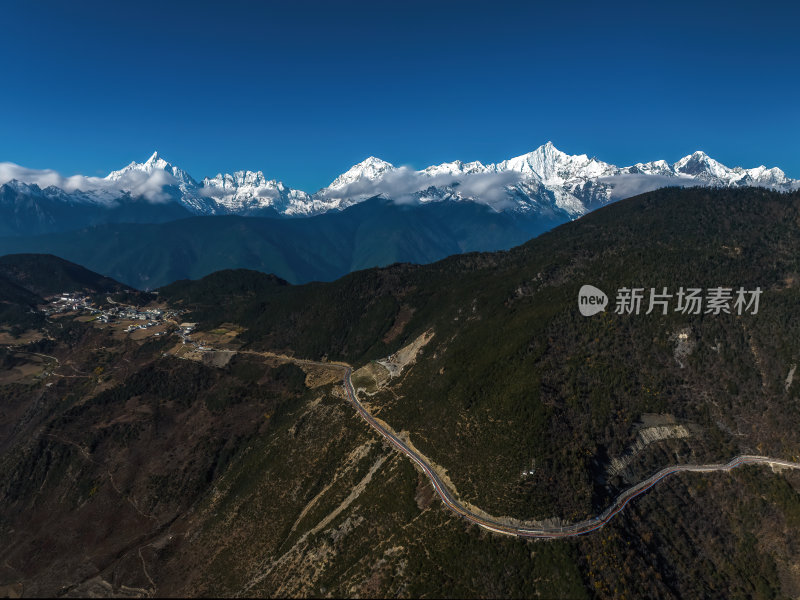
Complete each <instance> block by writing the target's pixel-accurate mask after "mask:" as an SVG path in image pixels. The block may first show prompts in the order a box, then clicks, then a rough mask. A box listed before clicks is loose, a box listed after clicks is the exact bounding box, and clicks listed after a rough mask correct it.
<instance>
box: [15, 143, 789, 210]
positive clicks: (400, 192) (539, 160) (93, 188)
mask: <svg viewBox="0 0 800 600" xmlns="http://www.w3.org/2000/svg"><path fill="white" fill-rule="evenodd" d="M0 184H7V185H11V186H12V187H14V189H15V190H17V191H23V190H24V189H25V188H28V189H33V188H32V187H31V186H34V185H35V186H38V188H40V189H39V190H38V191H39V194H42V195H44V196H46V197H47V198H49V199H52V200H63V201H65V202H75V203H82V204H84V203H96V204H104V205H109V204H115V203H116V204H118V203H120V202H124V199H126V198H129V199H137V198H143V199H146V200H148V201H150V202H152V203H165V202H171V201H172V202H177V203H178V204H180V205H182V206H183V207H185V208H186V209H188V210H189V211H190V212H191V213H194V214H202V215H218V214H239V215H259V214H275V212H277V213H278V214H280V215H283V216H311V215H315V214H320V213H324V212H328V211H330V210H339V209H343V208H346V207H348V206H351V205H353V204H356V203H358V202H361V201H363V200H365V199H367V198H370V197H373V196H377V195H380V196H384V197H386V198H389V199H392V200H395V201H397V202H418V203H425V202H433V201H443V200H452V201H473V202H478V203H483V204H487V205H489V206H491V207H492V208H494V209H495V210H497V211H514V212H518V213H523V214H529V215H532V216H534V215H538V214H554V213H557V214H563V215H565V216H566V217H567V218H575V217H578V216H580V215H582V214H584V213H586V212H588V211H590V210H593V209H594V208H597V207H598V206H601V205H603V204H606V203H608V202H611V201H613V200H617V199H620V198H624V197H628V196H632V195H635V194H637V193H641V192H644V191H649V190H652V189H656V188H660V187H666V186H693V185H710V186H722V187H730V186H762V187H769V188H773V189H780V190H792V189H800V180H794V179H789V178H787V177H786V175H785V174H784V173H783V171H781V170H780V169H778V168H770V169H768V168H766V167H764V166H760V167H756V168H751V169H745V168H741V167H734V168H729V167H726V166H725V165H723V164H721V163H719V162H717V161H716V160H714V159H713V158H710V157H709V156H708V155H706V154H705V153H703V152H695V153H693V154H690V155H688V156H685V157H684V158H681V159H680V160H678V161H677V162H675V163H672V164H670V163H668V162H666V161H663V160H658V161H653V162H648V163H637V164H635V165H632V166H628V167H617V166H614V165H611V164H608V163H605V162H603V161H600V160H598V159H597V158H590V157H588V156H586V155H585V154H580V155H569V154H565V153H564V152H561V151H560V150H558V149H557V148H556V147H555V146H553V144H552V143H550V142H548V143H547V144H544V145H543V146H540V147H539V148H537V149H536V150H534V151H533V152H529V153H528V154H523V155H522V156H517V157H515V158H511V159H508V160H504V161H502V162H499V163H496V164H487V165H484V164H482V163H480V162H477V161H474V162H467V163H464V162H461V161H458V160H457V161H454V162H449V163H443V164H440V165H434V166H430V167H427V168H425V169H422V170H419V171H417V170H414V169H410V168H408V167H395V166H394V165H392V164H390V163H388V162H386V161H383V160H381V159H379V158H375V157H372V156H371V157H369V158H367V159H366V160H364V161H363V162H361V163H359V164H357V165H354V166H353V167H351V168H350V169H349V170H348V171H346V172H345V173H343V174H341V175H339V176H338V177H337V178H336V179H335V180H334V181H333V182H332V183H331V184H330V185H329V186H328V187H325V188H323V189H321V190H319V191H317V192H316V193H314V194H309V193H307V192H304V191H302V190H295V189H291V188H289V187H287V186H285V185H284V184H283V183H281V182H280V181H278V180H275V179H267V177H266V176H265V175H264V174H263V173H262V172H261V171H256V172H253V171H237V172H235V173H233V174H218V175H216V176H215V177H206V178H205V179H203V180H202V181H200V182H198V181H196V180H194V179H193V178H192V177H191V176H190V175H189V174H188V173H186V172H185V171H183V170H182V169H180V168H178V167H176V166H174V165H172V164H170V163H169V162H167V161H166V160H164V159H163V158H162V157H161V156H159V155H158V153H157V152H156V153H154V154H153V155H152V156H151V157H150V158H149V159H148V160H147V161H145V162H143V163H137V162H132V163H130V164H129V165H128V166H126V167H124V168H123V169H120V170H119V171H113V172H112V173H110V174H109V175H108V176H106V177H105V178H99V177H84V176H80V175H76V176H72V177H62V176H60V175H59V174H58V173H56V172H55V171H36V170H32V169H25V168H23V167H20V166H18V165H15V164H13V163H0Z"/></svg>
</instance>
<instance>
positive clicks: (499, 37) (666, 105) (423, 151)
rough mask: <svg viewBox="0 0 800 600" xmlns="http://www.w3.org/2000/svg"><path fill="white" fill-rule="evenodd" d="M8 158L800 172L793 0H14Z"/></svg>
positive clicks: (318, 181)
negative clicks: (691, 158)
mask: <svg viewBox="0 0 800 600" xmlns="http://www.w3.org/2000/svg"><path fill="white" fill-rule="evenodd" d="M0 14H1V15H2V22H3V27H2V35H0V56H2V57H3V60H2V63H1V64H2V69H0V77H1V78H0V82H2V83H0V161H12V162H16V163H19V164H22V165H25V166H29V167H34V168H54V169H57V170H59V171H61V172H62V173H64V174H73V173H84V174H87V175H98V174H105V173H106V172H108V171H109V170H111V169H114V168H119V167H121V166H123V165H125V164H127V163H128V162H130V161H131V160H138V161H142V160H145V159H146V158H147V157H148V156H149V155H150V153H151V152H152V151H153V150H158V151H159V153H160V154H161V155H162V156H164V157H165V158H167V159H168V160H170V161H171V162H173V163H174V164H177V165H179V166H181V167H183V168H184V169H186V170H187V171H188V172H189V173H190V174H192V175H193V176H194V177H195V178H198V179H199V178H202V177H203V176H206V175H213V174H216V173H217V172H218V171H227V172H230V171H233V170H237V169H253V170H256V169H260V170H263V171H264V172H265V174H266V175H267V176H269V177H276V178H279V179H282V180H283V181H284V182H286V183H287V184H289V185H291V186H292V187H299V188H301V189H306V190H308V191H314V190H316V189H317V188H319V187H321V186H323V185H326V184H327V183H328V182H330V180H332V179H333V178H334V177H335V176H336V175H337V174H339V173H340V172H342V171H344V170H345V169H347V168H348V167H349V166H350V165H352V164H354V163H356V162H358V161H360V160H362V159H364V158H366V157H367V156H369V155H376V156H380V157H381V158H384V159H386V160H388V161H390V162H393V163H395V164H398V165H400V164H408V165H412V166H414V167H417V168H420V167H424V166H426V165H428V164H433V163H439V162H443V161H449V160H454V159H456V158H461V159H463V160H481V161H484V162H494V161H499V160H502V159H504V158H508V157H511V156H516V155H519V154H522V153H524V152H528V151H530V150H533V149H534V148H536V147H537V146H539V145H540V144H543V143H544V142H546V141H548V140H552V141H553V143H554V144H555V145H556V146H557V147H559V148H560V149H562V150H564V151H565V152H569V153H586V154H589V155H594V156H597V157H599V158H600V159H602V160H605V161H607V162H612V163H615V164H618V165H622V164H631V163H634V162H637V161H647V160H654V159H657V158H664V159H667V160H669V161H674V160H677V159H678V158H680V157H681V156H683V155H685V154H688V153H690V152H692V151H694V150H696V149H701V150H704V151H706V152H708V153H709V154H710V155H711V156H713V157H715V158H717V159H718V160H721V161H722V162H723V163H725V164H728V165H730V166H733V165H737V164H740V165H743V166H748V167H750V166H756V165H759V164H766V165H768V166H779V167H781V168H783V169H784V170H785V171H786V172H787V174H788V175H790V176H793V177H800V153H798V140H800V68H799V67H800V42H798V38H797V29H796V28H797V24H798V22H799V21H800V10H799V9H798V7H797V4H796V3H788V2H787V3H784V4H781V3H769V2H759V3H753V2H747V3H744V2H741V3H739V2H719V3H711V2H696V1H695V2H687V3H682V2H668V3H647V2H636V3H629V4H622V3H619V4H613V5H612V4H611V3H607V2H588V3H585V4H580V3H574V2H553V1H550V2H547V3H538V2H518V3H516V2H488V1H483V2H477V3H470V2H438V3H433V2H432V1H428V2H413V1H409V0H404V1H403V2H388V1H387V2H379V1H375V0H373V1H371V2H363V3H360V2H333V1H328V2H303V1H298V0H292V1H291V2H290V1H288V0H286V1H284V2H275V3H266V2H232V1H226V2H219V3H218V4H210V3H209V4H202V3H200V2H187V3H170V2H163V3H161V2H152V3H151V2H146V1H138V2H135V3H121V2H119V3H118V2H105V1H104V2H84V1H79V2H52V3H50V2H36V3H33V2H29V1H27V0H26V1H16V0H15V1H11V2H8V1H3V2H0Z"/></svg>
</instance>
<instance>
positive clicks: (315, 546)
mask: <svg viewBox="0 0 800 600" xmlns="http://www.w3.org/2000/svg"><path fill="white" fill-rule="evenodd" d="M798 277H800V194H797V193H795V194H778V193H773V192H769V191H764V190H755V189H743V190H672V189H668V190H661V191H658V192H653V193H650V194H646V195H643V196H639V197H636V198H632V199H629V200H626V201H622V202H619V203H617V204H614V205H611V206H609V207H606V208H603V209H599V210H597V211H595V212H593V213H591V214H589V215H587V216H586V217H583V218H581V219H579V220H578V221H575V222H572V223H569V224H566V225H563V226H561V227H558V228H557V229H555V230H553V231H551V232H549V233H547V234H544V235H542V236H540V237H539V238H537V239H535V240H533V241H531V242H529V243H526V244H525V245H523V246H519V247H517V248H513V249H511V250H509V251H505V252H498V253H491V254H488V253H487V254H479V253H471V254H465V255H461V256H453V257H450V258H448V259H445V260H443V261H440V262H437V263H434V264H430V265H426V266H414V265H408V264H396V265H392V266H389V267H386V268H383V269H369V270H365V271H359V272H355V273H351V274H349V275H346V276H345V277H343V278H341V279H338V280H336V281H334V282H331V283H311V284H307V285H302V286H293V285H288V284H287V283H286V282H285V281H283V280H281V279H279V278H277V277H274V276H268V275H264V274H261V273H258V272H255V271H248V270H236V271H222V272H218V273H214V274H213V275H209V276H207V277H205V278H203V279H200V280H199V281H178V282H175V283H173V284H171V285H168V286H166V287H164V288H162V289H161V290H160V294H159V297H158V301H159V302H160V303H162V304H163V305H165V306H166V305H168V306H170V307H171V308H172V309H179V310H184V311H187V312H185V313H181V317H180V318H181V319H185V320H187V321H193V322H197V323H198V328H197V330H196V331H194V332H192V339H193V340H194V341H195V342H196V343H197V344H198V345H201V346H202V347H203V348H204V350H192V348H191V347H188V346H190V345H188V344H184V343H182V340H181V339H180V338H179V337H178V336H177V335H175V334H171V335H166V336H163V337H159V338H156V337H142V338H141V339H138V340H137V339H135V338H134V337H133V336H127V335H123V334H122V333H120V332H119V331H117V330H114V329H113V328H112V327H105V326H102V325H98V324H96V323H92V322H88V321H81V320H80V319H78V318H75V319H72V320H70V318H69V317H66V318H64V317H62V318H61V319H59V320H58V323H45V324H44V325H43V331H44V332H45V333H46V336H45V338H44V339H42V340H39V341H36V342H33V341H32V342H30V343H29V344H28V345H27V346H25V347H24V348H20V347H15V348H14V349H13V350H12V349H6V350H4V355H3V356H4V358H3V360H4V363H3V364H4V365H5V366H6V367H5V369H6V370H5V371H3V374H4V375H3V377H4V379H3V381H4V382H5V383H3V384H2V387H0V391H2V394H3V398H4V402H5V404H4V409H3V413H2V421H0V427H2V431H3V432H5V435H4V436H3V438H4V439H5V440H6V441H5V443H4V445H3V446H2V447H0V448H1V449H2V452H3V454H2V458H0V495H1V496H2V500H1V501H2V503H3V505H4V506H6V507H7V509H6V510H5V511H3V515H2V517H1V518H0V536H2V539H3V540H5V544H4V545H3V548H4V549H3V550H0V563H3V565H4V566H3V567H2V570H0V584H7V585H19V586H22V588H21V589H22V590H23V591H25V592H26V593H28V594H75V595H78V594H83V595H85V594H88V593H105V594H109V593H110V592H111V591H115V592H121V591H125V590H132V592H131V593H136V594H140V595H146V594H152V593H155V594H159V595H171V594H188V595H210V594H220V595H236V594H239V595H266V596H327V595H330V596H335V597H338V596H380V597H388V596H400V597H420V596H434V597H441V596H470V597H472V596H480V597H497V596H508V597H533V596H542V597H564V598H573V597H599V598H620V597H666V598H684V597H708V598H715V597H752V598H778V597H795V596H797V595H798V594H800V577H798V575H797V570H796V568H795V565H796V564H797V563H798V560H800V554H799V553H798V548H800V493H799V490H800V477H798V473H797V472H794V471H779V470H777V469H776V470H774V471H773V470H771V469H769V468H765V467H761V466H751V467H742V468H740V469H738V470H735V471H731V472H730V473H725V472H714V473H702V474H699V473H694V474H681V475H675V476H673V477H671V478H668V479H665V480H663V481H661V482H659V483H658V484H657V485H656V486H655V487H654V488H653V489H651V490H650V491H648V492H647V493H646V494H643V495H642V496H640V497H638V498H636V499H635V500H633V501H632V502H631V503H630V504H629V505H628V506H627V507H626V508H625V510H624V511H622V513H620V514H619V515H618V516H617V517H615V518H614V519H613V520H612V521H611V522H610V523H609V524H608V525H607V526H606V527H604V528H603V529H601V530H599V531H597V532H594V533H590V534H587V535H585V536H582V537H578V538H574V539H568V540H560V541H539V542H533V541H524V540H520V539H516V538H511V537H507V536H498V535H496V534H492V533H489V532H486V531H483V530H481V529H478V528H477V527H475V526H474V525H470V524H468V523H466V522H465V521H463V520H462V519H460V518H459V517H457V516H456V515H454V514H453V513H451V512H449V511H448V510H446V509H445V508H444V506H443V504H442V503H441V502H440V500H439V499H438V497H437V496H435V494H434V492H433V490H432V488H431V486H430V483H429V482H428V479H427V478H426V477H424V476H423V475H422V474H421V472H419V471H418V470H416V469H415V468H414V466H413V464H412V463H411V462H410V461H408V460H407V459H406V458H404V457H403V456H402V455H400V454H398V453H397V452H395V451H394V450H393V449H392V448H390V447H388V446H387V445H385V444H384V443H383V442H382V441H381V439H380V438H377V437H376V436H375V434H374V432H373V430H371V429H369V428H368V427H367V426H366V425H365V423H364V421H363V420H362V419H361V418H360V417H359V416H358V415H357V414H356V413H355V411H354V410H353V407H352V405H351V404H349V403H348V402H347V401H346V399H345V398H344V396H343V393H342V388H341V386H340V383H339V376H340V372H339V371H338V370H337V368H336V367H331V366H330V365H328V366H327V367H326V365H325V364H324V363H323V364H316V365H310V364H308V363H302V362H300V363H298V362H296V361H293V359H292V357H299V358H310V359H315V360H327V361H346V362H347V363H349V364H351V365H352V366H353V368H354V375H353V382H354V385H355V386H356V387H357V388H358V389H359V390H360V391H359V395H360V397H361V399H362V401H363V402H364V403H365V404H366V405H367V406H368V408H369V410H370V411H371V412H372V414H374V415H375V416H376V417H377V418H379V419H380V420H382V421H383V422H385V423H387V424H388V425H389V426H391V427H392V428H393V429H394V430H395V431H396V432H402V433H401V435H403V436H407V437H406V439H408V440H409V443H411V444H413V445H414V446H415V447H416V448H417V449H418V450H419V452H421V453H423V454H424V455H425V456H426V457H427V458H428V459H429V460H430V461H431V462H432V463H433V464H435V465H436V468H437V469H438V470H439V471H440V473H441V474H442V476H443V477H444V476H446V477H447V481H448V482H449V485H451V486H452V488H453V492H454V494H456V495H457V496H458V497H459V498H460V499H461V501H463V502H465V503H468V504H469V505H471V506H473V507H477V508H476V510H483V511H486V513H489V514H491V515H495V516H497V517H508V518H511V519H516V520H523V521H527V520H537V521H543V520H548V519H550V520H557V519H563V520H566V521H574V520H579V519H583V518H586V517H588V516H593V515H595V514H597V513H598V512H600V511H601V510H603V509H604V508H605V507H606V506H608V504H609V503H610V502H611V500H612V499H613V498H614V497H615V496H616V495H617V494H619V493H620V492H621V491H623V490H625V489H627V488H629V487H630V486H631V485H633V484H634V483H636V482H638V481H641V480H642V479H644V478H645V477H647V476H649V475H651V474H653V473H655V472H656V471H658V470H659V469H661V468H662V467H664V466H667V465H671V464H676V463H677V464H695V463H703V464H704V463H711V462H720V461H727V460H729V459H730V458H731V457H732V456H734V455H737V454H743V453H749V454H763V455H767V456H771V457H777V458H784V459H787V460H797V459H798V457H800V435H798V431H800V417H798V414H800V413H798V412H797V410H796V407H797V402H798V400H800V391H798V385H797V381H796V380H795V378H794V376H793V374H794V372H795V369H796V366H797V364H798V362H800V341H799V340H800V325H798V320H797V315H798V308H797V307H798V306H800V291H798V290H800V288H798V281H799V279H798ZM584 284H591V285H594V286H596V287H598V288H600V289H601V290H604V291H605V292H606V293H607V294H608V295H609V297H610V300H611V306H609V307H608V308H607V310H606V311H605V312H602V313H600V314H597V315H595V316H593V317H583V316H581V314H580V313H579V311H578V290H579V289H580V288H581V286H583V285H584ZM718 286H727V287H731V288H738V287H739V286H742V287H743V288H745V289H754V288H756V287H758V288H760V289H761V290H762V292H763V293H762V295H761V297H760V306H759V310H758V312H757V314H750V313H745V314H742V315H738V314H736V311H732V313H731V314H727V313H724V312H722V313H720V314H712V313H706V312H701V313H700V314H684V313H682V312H680V311H675V310H670V311H669V313H668V314H666V315H663V314H661V313H660V312H654V313H652V314H644V311H642V314H638V315H637V314H617V313H616V312H615V311H614V302H615V296H616V292H617V290H619V289H621V288H624V287H628V288H631V287H637V288H645V289H647V290H648V291H649V289H650V288H655V289H658V290H661V289H662V288H664V287H666V288H668V290H673V291H675V290H678V289H679V288H680V287H698V288H702V289H704V290H707V289H708V288H714V287H718ZM59 325H60V327H59ZM211 348H213V349H215V351H211V350H210V349H211ZM25 352H27V353H30V354H34V356H31V355H30V354H27V355H26V354H24V353H25ZM35 353H38V354H35ZM43 354H44V355H46V356H47V357H49V358H42V356H41V355H43ZM44 360H50V361H51V363H49V364H48V365H42V364H41V361H44ZM26 361H28V362H26ZM52 361H57V363H56V362H52ZM36 365H39V366H38V367H36ZM36 369H38V371H37V370H36ZM36 373H39V375H36ZM47 373H50V374H49V375H48V374H47ZM37 377H38V379H37ZM75 539H78V540H80V542H81V544H82V547H83V548H85V552H84V554H83V555H81V556H77V555H75V554H74V553H72V552H70V548H71V545H72V544H74V540H75ZM53 565H55V566H53ZM122 586H126V588H123V587H122ZM14 589H17V588H14Z"/></svg>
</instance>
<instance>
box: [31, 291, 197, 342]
mask: <svg viewBox="0 0 800 600" xmlns="http://www.w3.org/2000/svg"><path fill="white" fill-rule="evenodd" d="M48 301H49V302H48V304H47V305H45V307H44V308H43V309H42V312H44V314H45V315H47V316H48V317H58V316H59V315H67V314H74V313H83V315H82V316H83V318H82V319H81V320H84V321H94V322H95V323H96V324H98V325H103V324H110V325H115V326H116V327H115V328H116V329H118V330H119V331H122V332H124V333H128V334H133V333H135V332H139V334H138V335H137V336H136V338H137V339H141V338H142V337H148V336H149V335H152V336H153V337H160V336H162V335H165V334H167V333H169V332H170V331H171V330H176V332H177V333H178V334H179V335H180V337H181V338H182V339H183V340H184V343H186V341H187V339H188V336H189V334H190V333H191V332H192V331H193V330H194V327H195V326H196V324H195V323H181V322H180V315H181V314H182V313H183V312H185V311H180V310H172V309H168V308H163V307H152V306H151V307H137V306H132V305H128V304H123V303H119V302H115V301H114V300H112V299H111V298H109V297H106V302H107V304H106V305H103V306H99V307H98V306H96V305H95V303H94V302H93V301H92V298H91V297H90V296H87V295H86V294H84V293H82V292H62V293H61V294H58V295H56V296H52V297H50V298H48ZM170 325H172V327H170ZM148 330H150V331H148Z"/></svg>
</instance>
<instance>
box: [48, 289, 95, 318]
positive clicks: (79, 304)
mask: <svg viewBox="0 0 800 600" xmlns="http://www.w3.org/2000/svg"><path fill="white" fill-rule="evenodd" d="M76 310H90V311H92V312H100V311H98V310H97V309H95V308H92V306H91V300H90V299H89V296H84V295H83V294H81V293H80V292H61V294H59V295H58V296H54V297H53V298H51V300H50V304H48V305H47V307H46V308H45V309H44V314H46V315H53V314H57V313H64V312H72V311H76Z"/></svg>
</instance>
